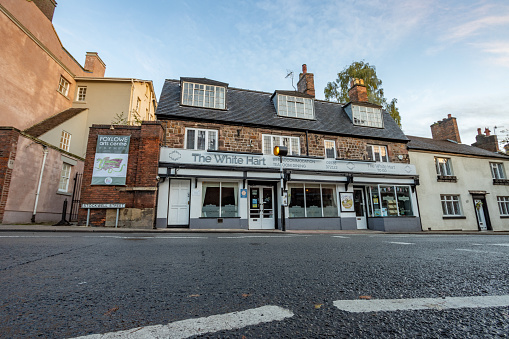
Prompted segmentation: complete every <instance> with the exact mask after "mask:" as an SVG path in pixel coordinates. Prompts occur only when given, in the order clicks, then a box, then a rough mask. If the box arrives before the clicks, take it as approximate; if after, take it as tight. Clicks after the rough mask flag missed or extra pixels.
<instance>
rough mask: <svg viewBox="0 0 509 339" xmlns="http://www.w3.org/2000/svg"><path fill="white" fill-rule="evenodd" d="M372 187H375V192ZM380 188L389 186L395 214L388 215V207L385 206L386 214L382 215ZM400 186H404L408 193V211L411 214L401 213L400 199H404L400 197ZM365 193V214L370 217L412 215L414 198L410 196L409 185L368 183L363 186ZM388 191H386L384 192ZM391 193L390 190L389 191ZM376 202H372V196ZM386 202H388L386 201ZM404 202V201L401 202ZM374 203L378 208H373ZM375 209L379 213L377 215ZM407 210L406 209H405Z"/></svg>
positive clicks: (401, 194)
mask: <svg viewBox="0 0 509 339" xmlns="http://www.w3.org/2000/svg"><path fill="white" fill-rule="evenodd" d="M373 187H375V188H376V192H373ZM381 188H391V189H392V195H393V197H394V201H396V211H397V215H389V212H388V210H389V209H388V208H386V213H387V215H384V207H383V206H384V204H383V198H382V190H381ZM400 188H404V189H406V190H407V192H406V193H407V194H408V198H409V199H408V200H409V201H410V202H409V204H410V208H411V210H410V212H411V214H402V210H404V209H403V208H402V206H401V200H403V201H405V200H404V199H401V197H404V194H403V193H402V192H398V190H399V189H400ZM365 193H366V199H367V200H368V201H367V207H368V208H367V216H368V217H370V218H387V217H398V218H399V217H414V216H415V213H416V211H415V210H414V207H415V206H414V199H413V196H412V187H411V186H410V185H387V184H376V185H368V186H366V187H365ZM384 193H388V192H384ZM389 193H391V192H389ZM373 195H375V199H376V202H374V200H373V199H374V197H373ZM387 195H388V194H387ZM387 204H388V203H387ZM403 204H404V202H403ZM375 205H377V206H378V207H379V208H375ZM376 210H378V213H379V214H380V215H377V212H376ZM407 211H408V209H407Z"/></svg>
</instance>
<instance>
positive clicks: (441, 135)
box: [430, 114, 461, 144]
mask: <svg viewBox="0 0 509 339" xmlns="http://www.w3.org/2000/svg"><path fill="white" fill-rule="evenodd" d="M430 127H431V136H432V137H433V139H435V140H452V141H455V142H457V143H458V144H461V138H460V132H459V130H458V124H457V122H456V118H454V117H452V116H451V115H450V114H447V118H444V119H442V120H441V121H437V122H435V123H434V124H433V125H431V126H430Z"/></svg>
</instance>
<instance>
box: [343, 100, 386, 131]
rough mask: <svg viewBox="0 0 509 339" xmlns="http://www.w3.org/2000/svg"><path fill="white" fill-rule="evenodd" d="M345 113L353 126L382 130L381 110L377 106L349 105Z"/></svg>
mask: <svg viewBox="0 0 509 339" xmlns="http://www.w3.org/2000/svg"><path fill="white" fill-rule="evenodd" d="M345 111H346V113H347V114H348V116H349V117H350V119H351V120H352V122H353V123H354V125H358V126H365V127H376V128H383V127H384V125H383V119H382V109H381V108H380V107H379V106H375V105H373V106H368V105H357V104H349V105H348V106H346V107H345Z"/></svg>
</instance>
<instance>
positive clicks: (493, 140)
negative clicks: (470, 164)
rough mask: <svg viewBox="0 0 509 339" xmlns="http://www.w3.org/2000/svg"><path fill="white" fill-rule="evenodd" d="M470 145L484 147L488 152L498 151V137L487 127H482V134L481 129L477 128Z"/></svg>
mask: <svg viewBox="0 0 509 339" xmlns="http://www.w3.org/2000/svg"><path fill="white" fill-rule="evenodd" d="M472 146H475V147H479V148H482V149H485V150H487V151H490V152H498V151H499V148H498V138H497V136H496V135H491V131H490V129H489V128H485V129H484V134H482V132H481V129H480V128H478V129H477V135H476V136H475V142H474V143H473V144H472Z"/></svg>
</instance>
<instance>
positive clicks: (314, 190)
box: [305, 184, 322, 218]
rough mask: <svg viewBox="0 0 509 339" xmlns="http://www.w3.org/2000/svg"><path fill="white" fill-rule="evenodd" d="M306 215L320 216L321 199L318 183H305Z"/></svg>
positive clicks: (311, 216) (309, 216) (310, 216)
mask: <svg viewBox="0 0 509 339" xmlns="http://www.w3.org/2000/svg"><path fill="white" fill-rule="evenodd" d="M305 192H306V216H307V217H308V218H319V217H321V216H322V201H321V200H322V199H321V194H320V184H306V189H305Z"/></svg>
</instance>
